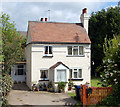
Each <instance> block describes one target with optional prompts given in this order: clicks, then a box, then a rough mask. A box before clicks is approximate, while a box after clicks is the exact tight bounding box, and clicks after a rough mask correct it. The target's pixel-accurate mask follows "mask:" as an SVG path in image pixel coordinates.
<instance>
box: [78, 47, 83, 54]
mask: <svg viewBox="0 0 120 107" xmlns="http://www.w3.org/2000/svg"><path fill="white" fill-rule="evenodd" d="M79 55H83V46H79Z"/></svg>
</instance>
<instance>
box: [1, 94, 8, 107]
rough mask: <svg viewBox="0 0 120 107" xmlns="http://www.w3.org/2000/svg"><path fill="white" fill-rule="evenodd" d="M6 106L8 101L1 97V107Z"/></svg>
mask: <svg viewBox="0 0 120 107" xmlns="http://www.w3.org/2000/svg"><path fill="white" fill-rule="evenodd" d="M7 104H8V99H7V98H6V97H5V96H2V107H6V106H7Z"/></svg>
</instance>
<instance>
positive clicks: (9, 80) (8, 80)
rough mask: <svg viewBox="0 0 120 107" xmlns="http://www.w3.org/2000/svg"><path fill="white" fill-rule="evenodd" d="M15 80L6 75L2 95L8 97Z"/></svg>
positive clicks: (3, 79)
mask: <svg viewBox="0 0 120 107" xmlns="http://www.w3.org/2000/svg"><path fill="white" fill-rule="evenodd" d="M12 86H13V79H12V78H11V76H10V75H5V76H4V77H2V94H3V95H7V94H8V92H10V90H11V89H12Z"/></svg>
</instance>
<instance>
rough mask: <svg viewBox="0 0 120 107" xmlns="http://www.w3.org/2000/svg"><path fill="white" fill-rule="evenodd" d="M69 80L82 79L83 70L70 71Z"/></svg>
mask: <svg viewBox="0 0 120 107" xmlns="http://www.w3.org/2000/svg"><path fill="white" fill-rule="evenodd" d="M69 78H72V79H79V78H82V69H78V68H76V69H70V71H69Z"/></svg>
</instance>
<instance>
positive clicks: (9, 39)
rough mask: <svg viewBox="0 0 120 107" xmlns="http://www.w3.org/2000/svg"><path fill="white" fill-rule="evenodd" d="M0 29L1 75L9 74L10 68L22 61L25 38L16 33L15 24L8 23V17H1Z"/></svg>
mask: <svg viewBox="0 0 120 107" xmlns="http://www.w3.org/2000/svg"><path fill="white" fill-rule="evenodd" d="M0 29H2V58H3V62H4V71H3V73H9V70H10V68H11V67H12V66H13V65H14V64H15V63H16V62H17V61H22V60H24V46H23V44H24V43H25V38H23V37H21V36H20V33H19V32H17V31H16V28H15V22H13V23H11V22H10V16H9V15H7V14H5V13H4V14H3V13H2V15H1V26H0Z"/></svg>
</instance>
